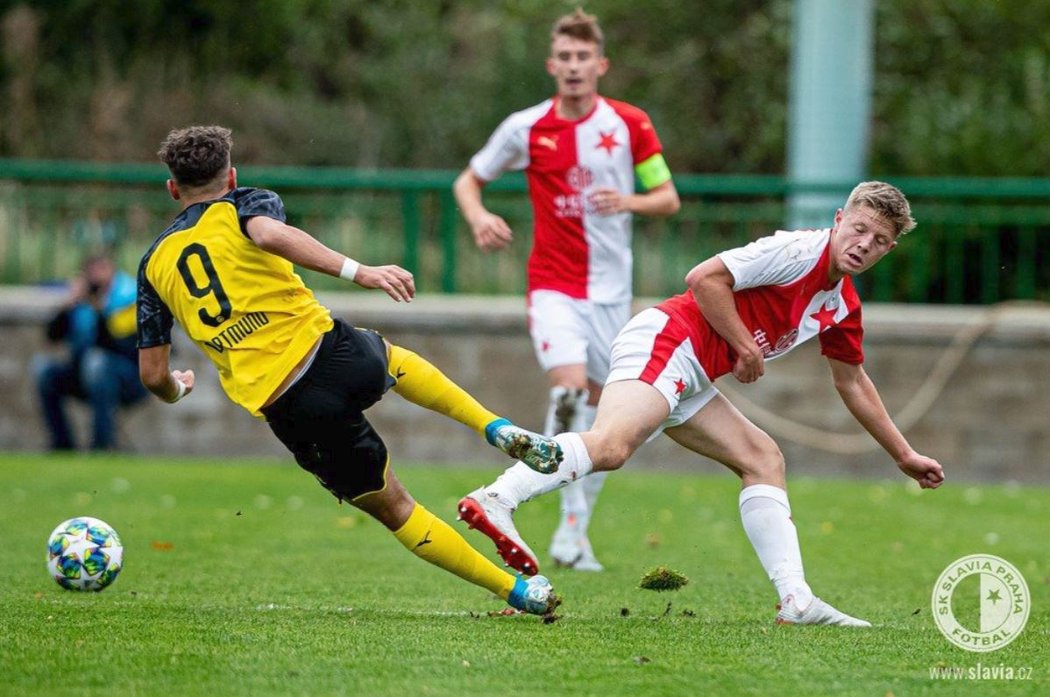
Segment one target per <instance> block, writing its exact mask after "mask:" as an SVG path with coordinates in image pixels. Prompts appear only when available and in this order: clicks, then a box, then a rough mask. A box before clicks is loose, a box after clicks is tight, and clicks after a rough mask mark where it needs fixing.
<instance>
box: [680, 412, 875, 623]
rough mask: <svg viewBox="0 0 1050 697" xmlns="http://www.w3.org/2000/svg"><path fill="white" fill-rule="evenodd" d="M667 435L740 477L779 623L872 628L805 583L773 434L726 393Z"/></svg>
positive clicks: (744, 515)
mask: <svg viewBox="0 0 1050 697" xmlns="http://www.w3.org/2000/svg"><path fill="white" fill-rule="evenodd" d="M666 433H667V435H668V436H670V437H671V438H673V439H674V440H675V441H677V442H678V443H679V444H681V445H683V446H684V447H686V448H688V449H690V450H692V451H694V452H696V453H699V454H701V455H705V456H707V457H710V458H712V459H714V460H717V461H718V462H721V463H722V464H724V465H725V466H726V467H728V468H729V469H731V470H733V471H734V472H736V474H737V475H738V476H739V477H740V479H741V484H742V489H741V492H740V503H739V505H740V520H741V523H742V524H743V526H744V531H745V532H746V533H747V537H748V539H749V540H750V541H751V545H752V546H753V547H754V549H755V553H756V554H757V555H758V559H759V561H760V562H761V563H762V567H763V568H764V569H765V570H766V573H767V574H768V576H769V579H770V580H771V581H772V582H773V585H774V586H775V587H776V589H777V593H778V594H779V596H780V603H779V604H778V605H777V610H778V611H779V612H778V614H777V623H778V624H836V625H842V626H852V627H870V626H871V625H870V624H869V623H868V622H865V621H864V620H859V619H856V618H854V617H850V616H849V615H846V614H845V613H842V612H839V611H838V610H836V609H835V608H833V607H831V606H830V605H828V604H827V603H825V602H824V601H822V600H820V599H819V598H817V597H815V596H814V595H813V591H812V590H811V589H810V587H809V584H807V583H806V577H805V573H804V571H803V567H802V551H801V548H800V546H799V542H798V531H797V530H796V528H795V524H794V522H793V521H792V520H791V505H790V503H789V502H788V497H787V491H786V485H785V466H784V456H783V454H782V453H781V452H780V448H779V447H778V446H777V444H776V443H775V442H774V441H773V439H772V438H770V437H769V435H767V434H766V433H765V432H764V431H762V430H761V429H760V428H758V427H757V426H755V425H754V424H753V423H751V422H750V421H749V420H748V419H747V418H746V417H745V416H744V415H743V414H741V413H740V412H739V411H738V410H737V409H736V407H734V406H733V405H732V404H730V403H729V401H728V400H727V399H726V398H725V397H723V396H722V395H717V396H716V397H715V398H714V399H712V400H711V402H709V403H708V404H707V405H706V406H704V408H703V409H701V410H700V411H699V412H697V413H696V414H694V415H693V416H692V417H691V418H690V419H689V420H688V421H686V422H685V423H684V424H682V425H681V426H677V427H675V428H669V429H667V431H666Z"/></svg>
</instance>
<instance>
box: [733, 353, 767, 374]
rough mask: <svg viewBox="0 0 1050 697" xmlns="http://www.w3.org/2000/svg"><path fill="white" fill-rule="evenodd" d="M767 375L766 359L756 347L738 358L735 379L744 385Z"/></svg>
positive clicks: (734, 367) (735, 366) (734, 368)
mask: <svg viewBox="0 0 1050 697" xmlns="http://www.w3.org/2000/svg"><path fill="white" fill-rule="evenodd" d="M765 374H766V359H765V357H764V356H763V355H762V351H761V350H760V349H759V348H758V347H757V346H756V347H755V348H754V350H753V351H743V352H741V353H739V354H738V355H737V357H736V363H735V364H734V365H733V377H735V378H736V379H737V380H739V381H740V382H743V383H748V382H754V381H755V380H758V379H759V378H760V377H762V376H763V375H765Z"/></svg>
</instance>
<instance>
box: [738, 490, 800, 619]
mask: <svg viewBox="0 0 1050 697" xmlns="http://www.w3.org/2000/svg"><path fill="white" fill-rule="evenodd" d="M740 522H741V523H743V525H744V532H746V533H747V539H749V540H751V546H752V547H754V548H755V553H757V554H758V560H759V561H760V562H762V568H764V569H765V570H766V573H767V574H768V575H769V580H770V581H772V582H773V585H774V586H776V589H777V593H778V594H779V595H780V600H781V601H783V600H784V599H785V598H787V596H789V595H793V596H795V606H796V607H798V608H799V609H800V610H804V609H806V608H807V607H809V603H810V602H811V601H812V600H813V591H812V590H810V588H809V585H808V584H807V583H806V576H805V573H804V572H803V570H802V550H801V548H800V547H799V544H798V531H797V530H796V529H795V523H794V522H792V520H791V504H789V503H788V498H787V492H786V491H784V490H783V489H781V488H779V487H775V486H770V485H768V484H753V485H751V486H749V487H745V488H744V489H743V491H741V492H740Z"/></svg>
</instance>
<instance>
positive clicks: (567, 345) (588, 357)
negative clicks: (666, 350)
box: [528, 290, 631, 384]
mask: <svg viewBox="0 0 1050 697" xmlns="http://www.w3.org/2000/svg"><path fill="white" fill-rule="evenodd" d="M528 312H529V334H530V335H531V336H532V348H533V349H534V350H535V351H536V360H537V361H538V362H539V364H540V367H541V368H543V370H544V371H545V372H546V371H548V370H550V369H551V368H557V367H558V366H562V365H578V364H585V365H586V366H587V377H588V378H590V379H591V380H594V381H595V382H597V383H599V384H601V383H603V382H605V376H606V375H608V374H609V348H610V346H612V342H613V339H615V338H616V333H617V332H619V331H620V329H621V328H622V327H623V325H624V324H625V323H626V322H627V319H628V318H629V317H630V316H631V303H630V301H629V300H628V301H626V302H623V303H616V304H610V305H605V304H599V303H594V302H591V301H590V300H580V299H578V298H570V297H569V296H568V295H565V294H564V293H559V292H558V291H554V290H534V291H532V292H531V293H529V296H528Z"/></svg>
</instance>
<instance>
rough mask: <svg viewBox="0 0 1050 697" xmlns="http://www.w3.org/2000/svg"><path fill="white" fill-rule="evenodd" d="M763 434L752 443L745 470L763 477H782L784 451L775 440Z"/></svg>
mask: <svg viewBox="0 0 1050 697" xmlns="http://www.w3.org/2000/svg"><path fill="white" fill-rule="evenodd" d="M763 436H764V437H763V438H760V439H759V440H758V441H757V442H756V443H754V444H753V446H752V450H753V452H752V455H751V457H750V458H749V462H748V466H747V468H746V470H745V471H748V473H749V474H752V475H757V476H760V477H762V478H765V479H769V478H773V479H782V478H783V477H784V471H785V469H786V465H785V462H784V453H783V452H782V451H781V450H780V446H779V445H777V444H776V441H774V440H773V439H772V438H770V437H769V436H767V435H765V434H763Z"/></svg>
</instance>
